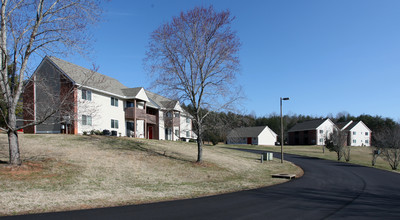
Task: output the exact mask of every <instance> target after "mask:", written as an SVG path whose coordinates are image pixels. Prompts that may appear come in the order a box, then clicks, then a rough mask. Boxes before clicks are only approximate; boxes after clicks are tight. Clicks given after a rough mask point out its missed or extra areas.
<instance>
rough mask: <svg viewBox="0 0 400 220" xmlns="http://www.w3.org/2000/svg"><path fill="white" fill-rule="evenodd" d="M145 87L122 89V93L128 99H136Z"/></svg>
mask: <svg viewBox="0 0 400 220" xmlns="http://www.w3.org/2000/svg"><path fill="white" fill-rule="evenodd" d="M142 88H143V87H136V88H126V89H121V90H122V93H123V94H124V95H125V96H127V97H136V96H137V95H138V93H139V92H140V90H141V89H142Z"/></svg>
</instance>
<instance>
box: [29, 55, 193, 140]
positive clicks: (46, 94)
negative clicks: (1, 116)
mask: <svg viewBox="0 0 400 220" xmlns="http://www.w3.org/2000/svg"><path fill="white" fill-rule="evenodd" d="M61 100H67V102H61ZM55 106H61V107H59V108H60V110H59V111H57V112H55V114H53V115H52V116H51V117H49V118H47V119H46V121H45V123H43V124H39V125H34V126H31V127H28V128H26V129H25V132H26V133H69V134H83V133H85V132H90V131H92V130H100V131H103V130H108V131H109V132H110V133H111V134H112V135H121V136H131V137H137V138H146V139H158V140H189V139H194V138H196V135H195V134H194V132H193V131H192V117H191V116H190V115H189V114H188V113H187V112H186V111H185V110H183V109H182V108H181V106H180V103H179V101H177V100H172V99H168V98H166V97H163V96H161V95H158V94H155V93H152V92H150V91H147V90H145V89H144V88H142V87H136V88H128V87H126V86H125V85H123V84H122V83H121V82H119V81H118V80H116V79H114V78H111V77H108V76H105V75H102V74H100V73H97V72H94V71H91V70H89V69H86V68H83V67H80V66H78V65H75V64H72V63H69V62H67V61H64V60H61V59H58V58H56V57H48V56H46V57H45V58H44V59H43V60H42V62H41V63H40V65H39V66H38V67H37V69H36V70H35V72H34V74H33V76H32V77H31V79H30V80H29V82H28V83H27V85H26V87H25V91H24V121H25V122H26V123H28V122H32V121H36V120H40V119H41V118H44V117H45V115H46V114H47V113H48V112H51V111H53V109H56V108H57V107H55Z"/></svg>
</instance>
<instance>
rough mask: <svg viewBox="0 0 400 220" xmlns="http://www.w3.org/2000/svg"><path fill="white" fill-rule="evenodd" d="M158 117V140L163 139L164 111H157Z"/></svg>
mask: <svg viewBox="0 0 400 220" xmlns="http://www.w3.org/2000/svg"><path fill="white" fill-rule="evenodd" d="M158 117H159V125H158V126H159V127H158V135H159V136H158V137H159V139H160V140H165V122H164V111H162V110H160V111H158Z"/></svg>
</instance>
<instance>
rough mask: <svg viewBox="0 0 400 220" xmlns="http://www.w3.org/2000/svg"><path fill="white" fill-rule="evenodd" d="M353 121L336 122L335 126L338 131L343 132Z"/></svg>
mask: <svg viewBox="0 0 400 220" xmlns="http://www.w3.org/2000/svg"><path fill="white" fill-rule="evenodd" d="M352 123H353V121H347V122H337V123H336V126H337V127H338V128H339V129H340V130H343V129H345V128H347V127H348V126H349V125H350V124H352Z"/></svg>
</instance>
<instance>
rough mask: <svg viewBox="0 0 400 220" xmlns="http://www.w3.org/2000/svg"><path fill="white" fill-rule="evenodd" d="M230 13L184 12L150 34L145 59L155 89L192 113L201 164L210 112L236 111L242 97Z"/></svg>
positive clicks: (210, 11) (199, 9) (236, 43)
mask: <svg viewBox="0 0 400 220" xmlns="http://www.w3.org/2000/svg"><path fill="white" fill-rule="evenodd" d="M233 19H234V18H232V17H231V15H230V12H229V11H222V12H216V11H214V8H213V7H212V6H211V7H209V8H202V7H196V8H194V9H193V10H190V11H187V12H185V13H184V12H182V13H181V14H180V15H179V16H177V17H174V18H173V19H172V21H171V22H169V23H166V24H163V25H161V26H160V27H159V28H158V29H156V30H155V31H154V32H153V33H152V34H151V39H150V43H149V49H148V51H147V54H146V55H147V57H146V59H145V60H144V61H145V65H146V67H148V70H149V73H150V76H151V77H154V78H155V80H154V82H153V85H154V86H156V87H158V88H161V91H162V92H163V93H166V94H167V95H169V96H172V97H174V98H179V99H180V100H183V101H189V103H190V104H189V105H191V106H192V108H193V113H192V114H193V117H194V128H195V133H196V135H197V146H198V156H197V162H201V160H202V138H203V131H204V129H203V122H204V118H206V117H207V115H208V113H209V111H212V110H215V111H220V110H223V109H226V108H229V107H231V106H232V103H233V102H234V101H235V100H237V98H238V97H240V92H236V93H233V92H232V91H234V90H235V89H236V87H235V86H234V80H235V76H236V73H237V72H238V67H239V58H238V56H237V54H238V51H239V47H240V42H239V39H238V37H237V36H236V33H235V32H234V31H232V30H231V28H230V25H231V22H232V21H233Z"/></svg>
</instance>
